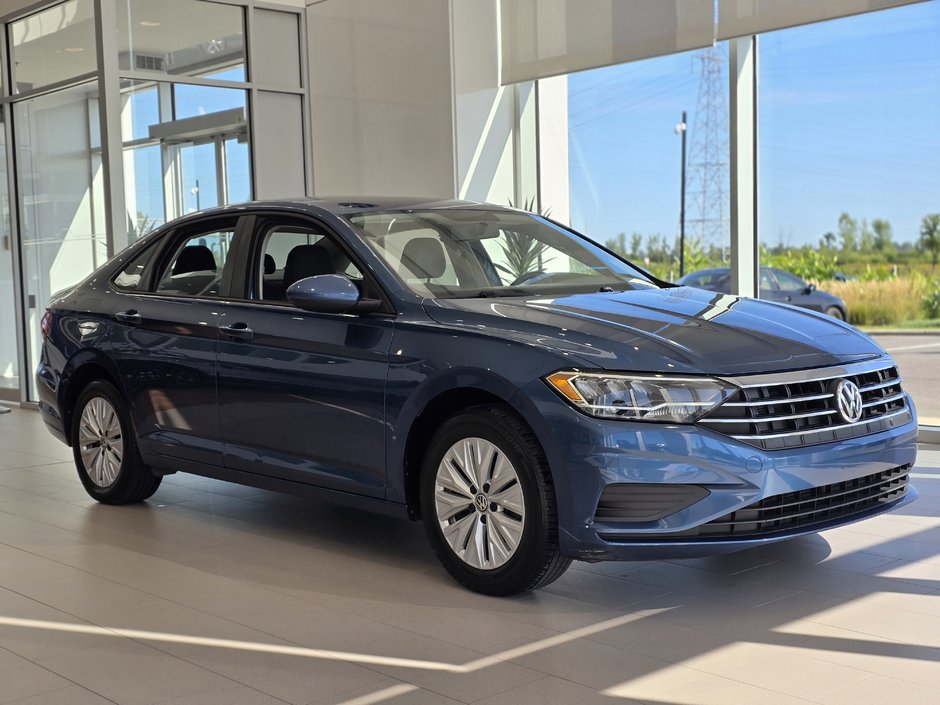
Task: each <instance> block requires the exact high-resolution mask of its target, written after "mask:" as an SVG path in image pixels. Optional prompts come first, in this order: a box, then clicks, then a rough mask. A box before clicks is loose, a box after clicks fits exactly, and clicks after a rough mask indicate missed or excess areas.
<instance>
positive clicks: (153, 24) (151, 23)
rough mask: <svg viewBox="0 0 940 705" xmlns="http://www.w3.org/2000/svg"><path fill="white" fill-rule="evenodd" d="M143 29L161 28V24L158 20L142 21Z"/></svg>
mask: <svg viewBox="0 0 940 705" xmlns="http://www.w3.org/2000/svg"><path fill="white" fill-rule="evenodd" d="M140 26H141V27H159V26H160V23H159V22H158V21H157V20H141V21H140Z"/></svg>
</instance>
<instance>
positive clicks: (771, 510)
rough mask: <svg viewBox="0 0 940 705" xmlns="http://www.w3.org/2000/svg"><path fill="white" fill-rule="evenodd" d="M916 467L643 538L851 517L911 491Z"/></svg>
mask: <svg viewBox="0 0 940 705" xmlns="http://www.w3.org/2000/svg"><path fill="white" fill-rule="evenodd" d="M910 470H911V466H910V465H902V466H900V467H896V468H892V469H890V470H885V471H884V472H879V473H875V474H874V475H867V476H865V477H859V478H856V479H854V480H846V481H844V482H836V483H834V484H831V485H824V486H822V487H813V488H811V489H808V490H800V491H798V492H787V493H785V494H779V495H774V496H773V497H767V498H766V499H762V500H761V501H760V502H757V503H756V504H752V505H751V506H749V507H745V508H744V509H739V510H737V511H736V512H732V513H731V514H726V515H725V516H722V517H719V518H717V519H713V520H712V521H709V522H707V523H705V524H702V525H700V526H697V527H695V528H694V529H690V530H689V531H683V532H675V533H671V534H656V535H649V534H647V535H645V536H643V538H644V539H646V540H650V539H655V540H656V541H670V540H683V541H687V540H695V539H708V540H714V539H746V538H755V537H764V536H771V535H773V534H779V533H785V532H789V531H793V530H796V529H800V530H805V529H812V528H813V527H814V526H819V527H822V526H824V525H827V524H830V523H831V522H835V521H840V520H841V521H845V520H851V519H852V518H853V517H855V516H857V515H862V514H865V513H866V512H869V511H871V510H873V509H876V508H878V507H880V506H882V505H884V504H888V503H890V502H893V501H895V500H897V499H900V498H901V497H903V496H904V494H905V493H906V492H907V485H908V481H909V473H910ZM600 537H601V538H602V539H606V540H608V541H625V540H636V539H638V538H640V537H641V536H640V535H639V534H634V535H632V536H628V535H625V534H623V533H617V534H613V533H603V534H600Z"/></svg>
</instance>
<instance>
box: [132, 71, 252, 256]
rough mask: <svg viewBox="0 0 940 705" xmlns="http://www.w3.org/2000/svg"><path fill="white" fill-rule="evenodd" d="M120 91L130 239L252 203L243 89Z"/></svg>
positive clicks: (161, 86)
mask: <svg viewBox="0 0 940 705" xmlns="http://www.w3.org/2000/svg"><path fill="white" fill-rule="evenodd" d="M123 86H124V87H123V90H122V114H121V117H122V120H121V123H122V132H123V136H124V172H125V177H124V180H125V204H126V207H127V217H128V223H129V224H130V225H131V227H129V237H130V239H131V240H133V239H134V238H136V237H139V236H141V235H143V234H146V233H147V232H149V231H150V230H152V229H153V228H155V227H157V226H159V225H161V224H162V223H164V222H166V221H167V220H172V219H173V218H176V217H178V216H181V215H185V214H186V213H193V212H195V211H197V210H201V209H203V208H210V207H212V206H219V205H223V204H226V203H238V202H241V201H247V200H250V198H251V194H252V183H251V182H252V179H251V165H250V151H249V130H248V119H247V118H248V92H247V91H246V90H243V89H238V88H223V87H216V86H203V85H191V84H185V83H169V82H164V81H160V82H152V81H140V80H137V81H134V80H125V81H124V82H123Z"/></svg>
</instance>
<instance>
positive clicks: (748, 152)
mask: <svg viewBox="0 0 940 705" xmlns="http://www.w3.org/2000/svg"><path fill="white" fill-rule="evenodd" d="M728 63H729V67H728V69H729V70H728V75H729V77H730V79H731V85H730V101H729V106H730V112H729V118H730V119H729V127H730V131H731V134H730V140H729V141H730V145H731V169H730V172H731V293H733V294H737V295H739V296H757V293H758V285H757V281H758V276H757V274H758V265H759V263H758V252H759V250H758V240H757V37H741V38H738V39H731V40H730V41H729V52H728Z"/></svg>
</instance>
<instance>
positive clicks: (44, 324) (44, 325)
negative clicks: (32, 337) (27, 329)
mask: <svg viewBox="0 0 940 705" xmlns="http://www.w3.org/2000/svg"><path fill="white" fill-rule="evenodd" d="M53 318H54V316H53V315H52V311H50V310H49V309H46V312H45V313H44V314H42V320H41V321H40V322H39V330H41V331H42V337H43V338H48V337H49V334H50V333H51V332H52V319H53Z"/></svg>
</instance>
